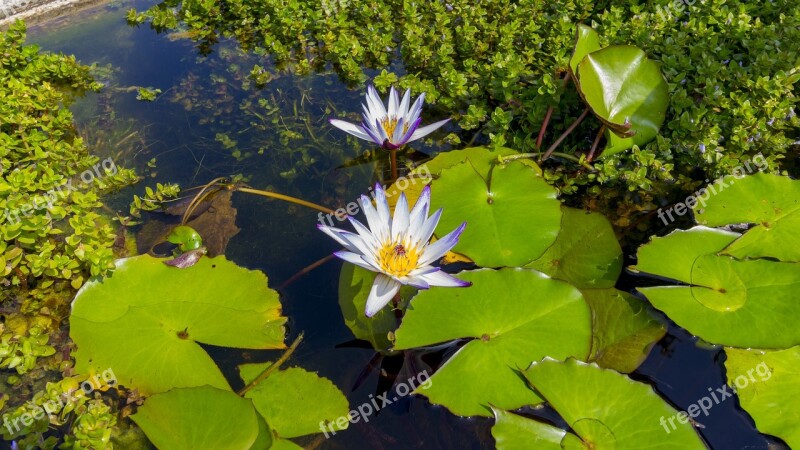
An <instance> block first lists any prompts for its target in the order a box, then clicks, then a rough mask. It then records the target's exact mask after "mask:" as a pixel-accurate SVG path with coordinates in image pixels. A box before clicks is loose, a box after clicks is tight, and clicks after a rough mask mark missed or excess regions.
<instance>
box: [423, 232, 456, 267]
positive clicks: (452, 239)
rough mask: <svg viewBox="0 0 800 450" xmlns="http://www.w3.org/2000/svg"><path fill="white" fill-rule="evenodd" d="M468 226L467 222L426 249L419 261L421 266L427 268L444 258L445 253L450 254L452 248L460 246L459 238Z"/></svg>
mask: <svg viewBox="0 0 800 450" xmlns="http://www.w3.org/2000/svg"><path fill="white" fill-rule="evenodd" d="M466 226H467V223H466V222H464V223H462V224H461V226H460V227H458V228H456V229H455V230H453V231H451V232H450V233H448V234H447V235H446V236H444V237H443V238H441V239H439V240H438V241H436V242H434V243H433V244H431V245H429V246H427V247H425V250H424V252H423V253H422V256H421V257H420V259H419V265H420V266H426V265H428V264H430V263H432V262H434V261H436V260H437V259H439V258H441V257H442V256H444V254H445V253H447V252H449V251H450V249H451V248H453V247H455V245H456V244H458V237H459V236H460V235H461V233H462V232H463V231H464V228H466Z"/></svg>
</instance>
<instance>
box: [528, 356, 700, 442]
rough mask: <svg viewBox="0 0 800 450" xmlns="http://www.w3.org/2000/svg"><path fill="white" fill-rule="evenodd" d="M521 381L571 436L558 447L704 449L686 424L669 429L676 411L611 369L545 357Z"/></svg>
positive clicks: (638, 384) (697, 437)
mask: <svg viewBox="0 0 800 450" xmlns="http://www.w3.org/2000/svg"><path fill="white" fill-rule="evenodd" d="M525 377H526V378H527V379H528V381H529V382H530V383H531V386H532V387H533V388H534V389H535V390H536V391H537V392H538V393H539V394H540V395H541V396H542V397H543V398H544V399H545V400H547V403H548V404H550V406H552V407H553V409H555V410H556V412H558V414H559V415H560V416H561V417H562V418H563V419H564V420H565V421H566V422H567V424H568V425H569V427H570V429H572V431H574V433H575V434H572V433H567V434H566V435H565V436H564V441H563V442H562V447H563V448H581V449H596V450H604V449H616V450H622V449H631V450H634V449H642V448H647V449H664V450H668V449H669V450H671V449H676V448H680V449H683V450H689V449H703V450H704V449H705V448H706V447H705V445H704V444H703V441H702V440H701V439H700V437H699V436H698V435H697V433H696V432H695V430H694V428H693V427H692V425H691V424H690V423H689V422H688V421H686V423H680V422H679V421H677V420H673V423H674V424H675V427H674V429H673V428H672V427H671V426H670V425H669V424H668V423H667V422H668V419H669V418H672V417H674V416H676V415H677V413H678V411H676V410H675V409H674V408H672V407H671V406H670V405H668V404H667V403H666V402H665V401H664V400H662V399H661V398H660V397H659V396H658V395H657V394H656V393H655V392H653V389H652V388H651V387H650V386H648V385H646V384H643V383H639V382H637V381H633V380H631V379H630V378H628V377H626V376H624V375H621V374H619V373H617V372H615V371H613V370H609V369H603V368H600V367H598V366H597V365H596V364H587V363H583V362H580V361H576V360H574V359H569V360H567V361H566V362H561V361H555V360H553V359H549V358H548V359H545V360H543V361H540V362H536V363H534V364H533V365H531V367H530V368H529V369H528V370H526V371H525ZM664 424H666V425H664ZM665 426H666V427H667V428H665ZM546 433H547V436H550V435H552V431H547V432H546ZM530 448H534V447H530Z"/></svg>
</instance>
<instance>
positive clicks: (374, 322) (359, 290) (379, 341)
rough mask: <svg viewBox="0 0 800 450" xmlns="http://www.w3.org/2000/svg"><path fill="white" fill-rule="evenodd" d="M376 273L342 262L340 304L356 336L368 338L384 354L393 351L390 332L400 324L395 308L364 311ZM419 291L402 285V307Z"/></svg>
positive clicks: (349, 326)
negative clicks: (373, 312) (372, 311)
mask: <svg viewBox="0 0 800 450" xmlns="http://www.w3.org/2000/svg"><path fill="white" fill-rule="evenodd" d="M375 276H376V273H375V272H370V271H369V270H366V269H363V268H361V267H358V266H355V265H353V264H342V271H341V272H340V275H339V306H340V307H341V309H342V315H343V316H344V322H345V324H346V325H347V327H348V328H350V331H352V332H353V335H354V336H355V337H356V338H358V339H362V340H365V341H368V342H369V343H371V344H372V346H373V348H375V350H377V351H379V352H381V353H384V354H390V353H393V352H392V351H391V350H390V348H391V347H392V342H391V341H390V340H389V334H390V333H393V332H394V331H395V330H396V329H397V326H398V325H399V322H398V320H397V316H396V315H395V312H394V310H392V309H391V308H382V309H381V310H380V311H378V312H377V313H376V314H375V315H374V316H372V317H367V316H366V315H365V314H364V311H365V310H366V307H367V297H369V291H370V288H371V287H372V283H373V281H375ZM416 292H417V290H416V289H414V288H412V287H409V286H403V287H402V288H400V307H401V308H403V307H404V305H405V304H407V303H408V300H409V299H410V298H411V297H412V296H413V295H414V294H416Z"/></svg>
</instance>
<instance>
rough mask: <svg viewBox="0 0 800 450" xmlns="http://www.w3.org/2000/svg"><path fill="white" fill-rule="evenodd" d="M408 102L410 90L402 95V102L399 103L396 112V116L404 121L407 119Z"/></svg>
mask: <svg viewBox="0 0 800 450" xmlns="http://www.w3.org/2000/svg"><path fill="white" fill-rule="evenodd" d="M410 101H411V89H406V93H405V94H403V100H402V101H401V102H400V107H399V110H398V111H397V114H398V116H400V117H403V118H406V119H407V118H408V105H409V102H410ZM406 123H408V122H406Z"/></svg>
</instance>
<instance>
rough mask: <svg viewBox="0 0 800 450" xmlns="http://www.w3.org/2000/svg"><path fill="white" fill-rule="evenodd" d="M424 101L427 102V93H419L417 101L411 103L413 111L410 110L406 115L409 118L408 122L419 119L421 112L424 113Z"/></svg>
mask: <svg viewBox="0 0 800 450" xmlns="http://www.w3.org/2000/svg"><path fill="white" fill-rule="evenodd" d="M424 103H425V93H424V92H423V93H422V94H420V95H419V97H417V101H415V102H414V104H413V105H411V111H409V112H408V114H407V115H406V117H407V118H408V123H413V122H415V121H416V120H417V119H419V116H420V114H422V105H423V104H424Z"/></svg>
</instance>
